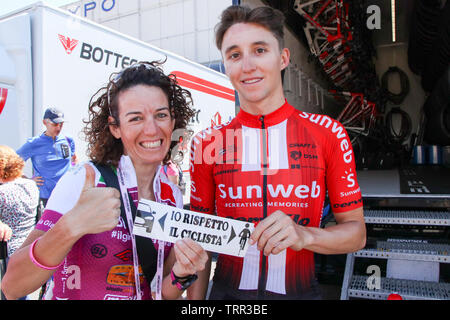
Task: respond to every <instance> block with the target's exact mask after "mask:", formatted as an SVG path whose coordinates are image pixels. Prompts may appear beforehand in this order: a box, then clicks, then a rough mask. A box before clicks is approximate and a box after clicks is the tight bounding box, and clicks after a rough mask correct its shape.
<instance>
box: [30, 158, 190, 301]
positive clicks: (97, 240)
mask: <svg viewBox="0 0 450 320" xmlns="http://www.w3.org/2000/svg"><path fill="white" fill-rule="evenodd" d="M121 162H125V163H127V164H128V167H130V165H131V161H130V159H129V158H128V157H127V156H122V159H121ZM89 164H90V165H92V164H91V163H89ZM92 167H93V168H94V170H95V185H96V186H97V187H105V186H106V185H105V182H104V179H103V177H102V176H101V174H100V172H99V171H98V170H97V169H96V168H95V166H94V165H92ZM130 171H132V172H131V173H132V174H130V172H128V174H126V175H125V177H126V181H125V184H126V186H127V190H128V192H129V194H130V195H131V197H132V199H133V201H134V203H135V204H136V206H137V203H138V199H139V198H138V192H137V183H136V175H135V173H134V169H133V167H132V165H131V170H130ZM156 172H157V173H156V176H155V180H154V190H155V198H156V199H157V201H159V202H162V203H165V204H168V205H171V206H177V207H182V206H183V199H182V195H181V192H180V190H179V189H178V188H177V187H176V186H175V185H173V184H172V183H171V182H170V181H168V179H167V177H166V176H165V175H164V174H160V170H157V171H156ZM85 176H86V173H85V168H84V166H83V165H79V166H77V167H74V168H73V169H71V170H70V171H68V172H67V173H66V174H65V175H64V176H63V177H62V178H61V180H60V181H59V182H58V184H57V185H56V187H55V189H54V190H53V192H52V195H51V197H50V199H49V201H48V203H47V206H46V209H45V211H44V214H43V215H42V218H41V219H40V221H39V222H38V223H37V225H36V229H38V230H42V231H45V232H47V231H48V230H50V229H51V228H52V226H53V225H55V224H56V223H57V222H58V220H59V219H60V218H61V216H62V215H64V214H65V213H67V212H68V211H69V210H71V209H72V208H73V207H74V206H75V204H76V203H77V201H78V198H79V196H80V194H81V190H82V188H83V186H84V181H85ZM154 245H155V247H156V249H158V243H157V241H154ZM171 248H172V244H171V243H166V248H165V255H164V256H165V257H166V258H167V256H168V255H169V252H170V250H171ZM140 280H141V291H142V299H152V298H151V292H150V287H149V285H148V283H147V281H145V279H144V275H143V274H142V271H141V272H140ZM135 291H136V286H135V280H134V268H133V254H132V243H131V235H130V233H129V231H128V230H127V228H126V224H125V223H124V221H123V220H122V218H120V219H119V223H118V225H117V226H116V227H115V228H114V229H112V230H111V231H106V232H103V233H99V234H89V235H85V236H83V237H82V238H81V239H80V240H78V241H77V242H76V243H75V244H74V246H73V247H72V250H71V251H70V252H69V254H68V255H67V257H66V258H65V260H64V263H63V264H62V265H61V266H60V267H59V268H58V269H57V270H56V271H55V273H54V274H53V277H52V281H51V283H50V284H49V286H48V287H47V291H46V293H45V296H44V299H47V300H48V299H53V300H128V299H136V292H135Z"/></svg>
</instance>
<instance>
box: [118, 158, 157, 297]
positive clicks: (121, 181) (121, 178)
mask: <svg viewBox="0 0 450 320" xmlns="http://www.w3.org/2000/svg"><path fill="white" fill-rule="evenodd" d="M117 177H118V180H119V186H120V193H121V195H122V199H123V202H124V206H125V214H126V218H127V224H128V227H129V230H128V231H129V232H130V236H131V245H132V251H133V269H134V282H135V285H136V296H137V300H142V292H141V282H140V279H139V265H138V255H137V248H136V238H135V235H134V234H133V225H134V223H133V216H132V214H131V204H130V199H129V197H128V191H127V187H126V185H125V178H124V176H123V172H122V163H121V162H120V163H119V166H118V168H117ZM164 247H165V243H164V241H158V261H157V271H156V280H157V282H156V299H157V300H161V287H162V277H163V262H164Z"/></svg>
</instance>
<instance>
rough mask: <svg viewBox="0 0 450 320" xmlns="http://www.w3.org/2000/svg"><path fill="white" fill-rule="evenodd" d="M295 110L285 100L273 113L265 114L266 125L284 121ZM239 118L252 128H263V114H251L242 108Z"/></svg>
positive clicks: (243, 123) (242, 122)
mask: <svg viewBox="0 0 450 320" xmlns="http://www.w3.org/2000/svg"><path fill="white" fill-rule="evenodd" d="M294 111H295V108H294V107H293V106H291V105H290V104H289V103H288V102H287V100H286V99H285V100H284V104H283V105H282V106H281V107H279V108H278V109H277V110H275V111H273V112H272V113H269V114H266V115H265V116H264V125H265V126H266V127H268V126H273V125H276V124H279V123H280V122H283V121H284V120H286V119H287V118H289V116H290V115H291V114H292V113H293V112H294ZM236 118H237V120H238V121H239V122H240V123H241V124H242V125H244V126H247V127H252V128H261V125H262V121H261V115H254V114H250V113H248V112H246V111H244V110H242V109H241V110H240V111H239V113H238V114H237V116H236Z"/></svg>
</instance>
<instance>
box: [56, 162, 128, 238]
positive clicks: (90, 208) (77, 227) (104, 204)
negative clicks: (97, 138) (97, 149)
mask: <svg viewBox="0 0 450 320" xmlns="http://www.w3.org/2000/svg"><path fill="white" fill-rule="evenodd" d="M84 167H85V169H86V179H85V182H84V186H83V189H82V190H81V194H80V198H79V199H78V202H77V204H76V205H75V206H74V207H73V208H72V210H70V211H69V212H67V213H66V214H65V215H64V218H65V219H68V222H69V223H68V225H69V226H70V227H71V230H72V232H74V233H75V234H76V235H78V236H80V237H81V236H83V235H85V234H96V233H101V232H105V231H108V230H112V229H114V228H115V227H116V226H117V224H118V222H119V217H120V204H121V202H120V192H119V191H118V190H117V189H116V188H109V187H95V172H94V169H93V168H92V167H91V166H90V165H89V164H85V165H84Z"/></svg>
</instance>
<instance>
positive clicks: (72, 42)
mask: <svg viewBox="0 0 450 320" xmlns="http://www.w3.org/2000/svg"><path fill="white" fill-rule="evenodd" d="M58 38H59V41H61V43H62V45H63V46H64V49H65V50H66V52H67V54H71V53H72V51H73V49H75V47H76V46H77V44H78V40H76V39H71V38H69V37H65V36H63V35H60V34H58Z"/></svg>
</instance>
